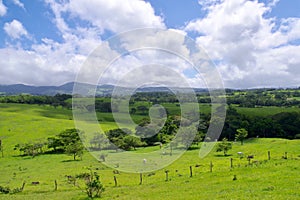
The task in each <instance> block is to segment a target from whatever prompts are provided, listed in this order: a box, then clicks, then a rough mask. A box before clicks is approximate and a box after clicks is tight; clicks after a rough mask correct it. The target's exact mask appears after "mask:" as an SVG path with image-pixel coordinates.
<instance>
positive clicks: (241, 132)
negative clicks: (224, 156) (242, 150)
mask: <svg viewBox="0 0 300 200" xmlns="http://www.w3.org/2000/svg"><path fill="white" fill-rule="evenodd" d="M247 136H248V131H247V130H246V129H244V128H239V129H237V130H236V134H235V139H236V140H238V141H241V145H243V144H244V139H245V138H246V137H247Z"/></svg>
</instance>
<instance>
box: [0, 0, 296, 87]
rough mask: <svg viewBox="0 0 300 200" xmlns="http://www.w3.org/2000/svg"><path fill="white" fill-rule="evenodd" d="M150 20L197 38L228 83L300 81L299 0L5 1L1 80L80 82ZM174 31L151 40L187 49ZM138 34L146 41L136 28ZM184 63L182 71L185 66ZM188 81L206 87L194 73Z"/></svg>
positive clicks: (0, 1) (1, 6)
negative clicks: (94, 62)
mask: <svg viewBox="0 0 300 200" xmlns="http://www.w3.org/2000/svg"><path fill="white" fill-rule="evenodd" d="M145 27H147V28H149V27H151V28H159V29H162V30H173V31H174V30H175V31H176V32H178V33H180V34H181V35H183V36H188V37H190V38H192V39H193V40H194V41H195V42H196V43H197V44H198V45H199V46H201V47H202V48H203V49H204V50H205V51H206V53H207V54H208V56H209V57H210V59H211V60H212V61H213V62H214V64H215V66H216V68H217V69H218V70H219V72H220V74H221V77H222V79H223V82H224V85H225V87H231V88H253V87H290V86H300V1H299V0H259V1H257V0H251V1H247V0H199V1H197V0H175V1H174V0H147V1H142V0H109V1H107V0H89V1H86V0H70V1H68V0H36V1H24V0H0V84H14V83H23V84H29V85H60V84H63V83H66V82H70V81H74V80H75V77H76V74H77V73H78V72H79V70H80V69H81V68H82V65H83V64H84V62H85V61H86V59H87V57H88V56H89V55H90V53H91V52H93V50H94V49H95V48H97V47H98V46H99V45H100V46H101V45H102V46H105V44H106V40H107V39H108V38H110V37H112V36H114V35H116V34H119V33H122V32H125V31H130V30H132V29H138V28H145ZM171 37H173V35H172V34H170V35H168V36H166V35H164V36H163V38H160V39H159V38H158V39H152V40H151V39H149V40H148V41H150V43H151V42H152V43H162V41H164V42H165V41H169V42H165V45H169V46H170V45H173V47H170V48H176V49H182V52H183V54H184V53H185V52H186V51H188V50H186V49H185V48H184V46H180V44H183V43H184V42H183V41H182V43H178V41H181V40H182V38H180V37H173V38H171ZM166 38H167V39H166ZM136 40H141V41H143V42H145V41H144V39H143V38H138V35H137V38H136ZM154 40H155V41H154ZM148 41H147V42H148ZM172 41H173V42H172ZM174 41H176V42H174ZM136 42H137V41H135V43H136ZM174 43H176V44H175V45H174ZM177 43H178V44H177ZM128 45H134V44H128ZM106 48H107V49H106V50H105V53H107V54H109V55H114V54H117V52H116V51H115V50H114V49H110V48H111V45H110V46H109V45H108V46H106ZM143 53H144V55H145V52H143ZM152 53H153V52H150V53H149V52H147V53H146V54H147V55H149V54H151V56H150V58H151V59H152V60H153V59H155V58H157V59H162V58H161V57H162V56H163V55H164V54H161V53H160V54H159V57H157V55H155V56H153V55H152ZM134 58H135V59H134ZM136 58H139V59H145V56H141V57H139V56H136V55H132V56H131V57H128V56H127V57H126V58H124V59H123V61H120V63H121V64H119V65H117V64H116V66H118V67H119V69H111V70H110V72H111V73H112V75H111V76H107V77H114V75H115V74H117V73H121V72H122V73H126V68H127V67H128V66H129V65H132V63H143V64H144V65H146V64H147V61H146V60H147V59H146V60H143V61H141V60H139V61H137V60H136ZM148 59H149V57H148ZM163 59H164V60H169V61H170V63H169V64H168V63H167V61H165V62H164V65H169V66H171V67H172V65H181V64H182V66H184V65H185V64H184V62H181V61H178V62H176V64H174V62H175V61H176V59H174V58H171V57H170V56H169V57H168V55H166V57H164V58H163ZM158 63H159V62H158ZM149 64H153V63H149ZM182 66H180V67H178V66H177V67H178V70H177V71H176V72H178V73H181V72H182V73H183V71H184V70H186V69H187V68H185V67H182ZM156 68H157V67H156ZM180 70H182V71H180ZM108 71H109V70H108ZM147 73H148V72H147ZM153 74H154V75H155V73H153ZM187 81H188V82H190V83H191V84H192V85H193V86H201V84H200V83H199V84H198V82H197V81H195V79H194V77H192V78H191V79H190V80H187Z"/></svg>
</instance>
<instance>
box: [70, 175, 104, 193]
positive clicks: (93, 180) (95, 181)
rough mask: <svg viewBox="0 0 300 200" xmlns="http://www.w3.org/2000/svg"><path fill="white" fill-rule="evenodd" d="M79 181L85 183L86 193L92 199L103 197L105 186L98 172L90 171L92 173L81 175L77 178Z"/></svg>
mask: <svg viewBox="0 0 300 200" xmlns="http://www.w3.org/2000/svg"><path fill="white" fill-rule="evenodd" d="M76 178H78V179H83V180H84V181H85V192H86V194H87V195H88V197H90V198H95V197H101V194H102V193H103V192H104V186H103V184H102V183H101V181H100V176H99V175H98V173H97V172H93V171H92V170H90V173H81V174H79V175H77V176H76Z"/></svg>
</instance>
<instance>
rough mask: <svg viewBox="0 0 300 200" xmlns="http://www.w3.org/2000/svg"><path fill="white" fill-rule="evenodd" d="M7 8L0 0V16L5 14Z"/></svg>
mask: <svg viewBox="0 0 300 200" xmlns="http://www.w3.org/2000/svg"><path fill="white" fill-rule="evenodd" d="M6 11H7V8H6V6H5V5H4V4H3V1H2V0H0V16H4V15H5V14H6Z"/></svg>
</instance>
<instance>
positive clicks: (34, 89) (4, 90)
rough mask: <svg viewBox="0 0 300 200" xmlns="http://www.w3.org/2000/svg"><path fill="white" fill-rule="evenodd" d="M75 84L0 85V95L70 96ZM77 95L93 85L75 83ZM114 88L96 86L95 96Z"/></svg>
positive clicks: (152, 89)
mask: <svg viewBox="0 0 300 200" xmlns="http://www.w3.org/2000/svg"><path fill="white" fill-rule="evenodd" d="M74 85H75V82H70V83H66V84H63V85H60V86H30V85H23V84H13V85H0V94H2V95H17V94H31V95H50V96H52V95H55V94H58V93H60V94H72V93H73V87H74ZM77 88H78V89H79V90H78V92H77V93H79V94H85V95H86V94H90V95H93V94H94V90H95V85H91V84H86V83H77ZM114 88H115V86H113V85H99V86H97V92H96V95H99V96H107V95H111V94H112V92H113V90H114ZM121 89H122V90H123V91H130V89H129V88H126V87H121ZM194 90H195V91H196V92H205V91H207V90H206V89H196V88H194ZM136 92H170V89H169V88H166V87H142V88H138V89H137V90H136Z"/></svg>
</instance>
